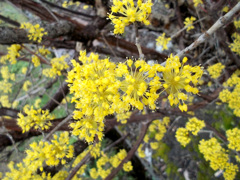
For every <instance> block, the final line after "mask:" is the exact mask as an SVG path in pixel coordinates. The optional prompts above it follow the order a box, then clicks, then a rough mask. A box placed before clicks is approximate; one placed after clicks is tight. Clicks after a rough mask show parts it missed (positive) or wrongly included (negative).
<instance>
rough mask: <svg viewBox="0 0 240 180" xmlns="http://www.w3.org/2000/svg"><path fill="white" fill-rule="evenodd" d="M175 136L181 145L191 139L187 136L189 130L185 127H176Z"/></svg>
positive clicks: (184, 144)
mask: <svg viewBox="0 0 240 180" xmlns="http://www.w3.org/2000/svg"><path fill="white" fill-rule="evenodd" d="M175 136H176V139H177V141H178V142H179V143H180V144H181V145H182V146H183V147H185V146H186V145H187V144H188V143H190V141H191V139H190V138H189V132H188V130H187V129H185V128H178V129H177V131H176V135H175Z"/></svg>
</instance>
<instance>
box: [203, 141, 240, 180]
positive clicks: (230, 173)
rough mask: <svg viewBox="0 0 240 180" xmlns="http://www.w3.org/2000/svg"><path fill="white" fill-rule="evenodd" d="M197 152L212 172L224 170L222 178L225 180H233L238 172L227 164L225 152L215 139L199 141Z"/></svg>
mask: <svg viewBox="0 0 240 180" xmlns="http://www.w3.org/2000/svg"><path fill="white" fill-rule="evenodd" d="M198 147H199V151H200V152H201V153H202V154H203V156H204V159H206V160H207V161H210V167H211V168H212V169H213V170H215V171H216V170H224V172H223V176H224V178H225V179H226V180H233V179H234V178H235V176H236V173H237V172H238V166H237V165H234V164H232V163H230V162H229V158H228V154H227V151H226V150H225V149H224V148H223V147H222V146H221V145H220V143H219V142H218V141H217V139H216V138H211V139H209V140H204V139H203V140H201V141H200V143H199V145H198Z"/></svg>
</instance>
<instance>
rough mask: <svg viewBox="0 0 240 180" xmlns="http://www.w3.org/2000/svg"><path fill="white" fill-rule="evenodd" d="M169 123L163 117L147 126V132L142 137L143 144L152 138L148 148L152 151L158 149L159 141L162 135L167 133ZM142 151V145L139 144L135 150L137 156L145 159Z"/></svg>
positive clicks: (168, 120) (167, 118)
mask: <svg viewBox="0 0 240 180" xmlns="http://www.w3.org/2000/svg"><path fill="white" fill-rule="evenodd" d="M169 123H170V119H169V117H164V118H163V119H162V120H154V121H153V122H152V123H151V125H150V126H149V129H148V132H147V134H146V135H145V137H144V142H145V144H146V145H147V144H148V142H149V141H150V140H151V139H153V138H154V140H152V142H150V147H151V148H152V149H153V150H156V149H157V148H158V147H159V141H161V140H162V138H163V137H164V134H165V133H166V132H167V126H168V125H169ZM143 149H144V146H143V144H141V145H140V146H139V147H138V150H137V151H138V155H139V157H141V158H143V157H145V153H144V151H143Z"/></svg>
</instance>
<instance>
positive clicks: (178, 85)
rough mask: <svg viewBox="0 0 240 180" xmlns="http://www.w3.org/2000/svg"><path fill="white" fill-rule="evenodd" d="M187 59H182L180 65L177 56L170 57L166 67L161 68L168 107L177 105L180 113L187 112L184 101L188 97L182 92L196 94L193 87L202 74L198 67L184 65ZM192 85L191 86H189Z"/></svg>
mask: <svg viewBox="0 0 240 180" xmlns="http://www.w3.org/2000/svg"><path fill="white" fill-rule="evenodd" d="M186 62H187V57H184V58H183V60H182V63H180V60H179V57H178V56H174V57H173V56H172V54H171V55H170V57H169V58H168V59H167V61H166V66H165V67H164V68H163V83H162V84H163V87H164V88H165V90H166V92H167V93H168V94H169V96H168V100H169V102H170V105H171V106H172V105H178V106H179V109H180V110H181V111H187V105H186V104H185V103H184V101H186V100H187V98H188V96H187V95H186V94H185V93H184V92H183V90H185V91H186V92H189V93H193V94H197V93H198V89H197V88H196V87H194V86H196V85H197V84H198V81H199V79H200V78H201V76H202V74H203V70H202V69H201V67H200V66H194V67H192V66H190V65H184V64H185V63H186ZM190 84H192V85H190Z"/></svg>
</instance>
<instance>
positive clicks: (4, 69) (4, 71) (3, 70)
mask: <svg viewBox="0 0 240 180" xmlns="http://www.w3.org/2000/svg"><path fill="white" fill-rule="evenodd" d="M0 72H1V75H2V78H3V79H4V80H5V81H8V80H12V81H15V74H14V73H10V72H9V68H8V66H2V67H1V70H0Z"/></svg>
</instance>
